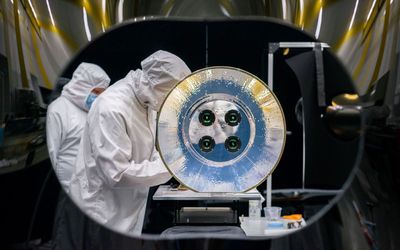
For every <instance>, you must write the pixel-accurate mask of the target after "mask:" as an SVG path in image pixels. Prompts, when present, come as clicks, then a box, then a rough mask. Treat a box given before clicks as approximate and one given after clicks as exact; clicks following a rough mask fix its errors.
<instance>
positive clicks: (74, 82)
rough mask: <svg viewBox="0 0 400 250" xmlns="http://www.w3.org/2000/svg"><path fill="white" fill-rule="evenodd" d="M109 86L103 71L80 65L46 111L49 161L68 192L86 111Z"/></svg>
mask: <svg viewBox="0 0 400 250" xmlns="http://www.w3.org/2000/svg"><path fill="white" fill-rule="evenodd" d="M109 83H110V78H109V77H108V75H107V74H106V72H104V70H103V69H102V68H100V67H99V66H97V65H95V64H91V63H81V64H80V65H79V66H78V68H76V70H75V71H74V73H73V75H72V79H71V80H70V81H69V82H68V83H67V84H66V85H65V86H64V88H63V90H62V92H61V96H60V97H58V98H57V99H56V100H54V101H53V102H52V103H51V104H50V105H49V107H48V109H47V119H46V134H47V136H46V137H47V147H48V151H49V155H50V160H51V163H52V165H53V168H54V170H55V172H56V174H57V177H58V179H59V181H60V183H61V186H62V187H63V188H64V190H65V191H67V192H68V190H69V182H70V180H71V177H72V174H73V173H74V168H75V160H76V155H77V153H78V149H79V143H80V140H81V136H82V132H83V128H84V126H85V122H86V116H87V112H88V110H89V109H90V105H91V104H92V102H93V101H94V100H95V98H96V97H97V96H98V95H99V94H100V93H101V92H103V91H104V89H105V88H107V87H108V85H109Z"/></svg>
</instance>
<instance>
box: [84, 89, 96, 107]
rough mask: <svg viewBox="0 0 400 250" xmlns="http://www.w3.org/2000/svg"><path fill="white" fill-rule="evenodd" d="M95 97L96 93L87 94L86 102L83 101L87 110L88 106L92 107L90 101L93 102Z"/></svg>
mask: <svg viewBox="0 0 400 250" xmlns="http://www.w3.org/2000/svg"><path fill="white" fill-rule="evenodd" d="M96 98H97V95H96V94H93V93H90V94H89V95H88V97H87V98H86V102H85V105H86V108H87V109H88V110H89V109H90V107H92V103H93V102H94V100H95V99H96Z"/></svg>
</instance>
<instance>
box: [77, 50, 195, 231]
mask: <svg viewBox="0 0 400 250" xmlns="http://www.w3.org/2000/svg"><path fill="white" fill-rule="evenodd" d="M141 66H142V70H140V69H138V70H135V71H133V70H132V71H130V72H129V73H128V74H127V75H126V77H125V78H123V79H121V80H120V81H118V82H116V83H115V84H113V85H112V86H111V87H109V88H108V89H107V91H106V92H104V93H103V94H102V95H101V96H99V98H97V100H96V102H95V103H94V105H93V107H92V109H91V110H90V112H89V115H88V120H87V123H86V125H85V129H84V133H83V137H82V143H81V146H80V149H79V153H78V158H77V163H76V173H75V174H74V177H73V180H72V181H71V186H70V194H71V196H72V198H73V199H74V200H75V201H76V203H77V204H78V205H79V206H81V208H82V209H83V210H84V211H85V212H86V213H87V214H88V215H89V216H91V217H92V218H93V219H95V220H96V221H98V222H99V223H101V224H103V225H106V226H108V227H110V228H112V229H114V230H117V231H120V232H129V233H130V234H136V235H138V234H140V233H141V231H142V226H143V220H144V214H145V208H146V201H147V195H148V191H149V187H151V186H155V185H159V184H162V183H165V182H166V181H168V180H169V179H170V178H171V175H170V174H169V172H168V170H167V168H166V167H165V165H164V164H163V162H162V160H161V159H160V156H159V154H158V152H157V151H156V150H155V122H156V115H155V113H156V111H159V109H160V106H161V104H162V102H163V101H164V99H165V97H166V95H167V94H168V92H169V91H170V90H171V89H172V88H173V87H174V85H175V84H177V83H178V82H179V81H180V80H182V79H183V78H184V77H186V76H187V75H189V74H190V70H189V68H188V67H187V66H186V64H185V63H184V62H183V61H182V60H181V59H180V58H179V57H177V56H175V55H173V54H171V53H169V52H166V51H157V52H155V53H154V54H152V55H150V56H149V57H148V58H146V59H145V60H144V61H142V62H141Z"/></svg>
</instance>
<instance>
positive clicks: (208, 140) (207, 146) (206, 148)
mask: <svg viewBox="0 0 400 250" xmlns="http://www.w3.org/2000/svg"><path fill="white" fill-rule="evenodd" d="M214 146H215V141H214V139H213V138H212V137H211V136H208V135H206V136H203V137H201V139H200V140H199V147H200V149H201V150H202V151H203V152H210V151H211V150H213V148H214Z"/></svg>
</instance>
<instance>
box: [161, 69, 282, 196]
mask: <svg viewBox="0 0 400 250" xmlns="http://www.w3.org/2000/svg"><path fill="white" fill-rule="evenodd" d="M285 139H286V124H285V117H284V115H283V111H282V108H281V106H280V104H279V102H278V99H277V98H276V96H275V95H274V94H273V93H272V92H271V90H269V88H268V86H267V85H266V84H265V83H264V82H263V81H261V80H260V79H258V78H257V77H256V76H254V75H252V74H250V73H248V72H246V71H244V70H241V69H237V68H232V67H210V68H205V69H201V70H199V71H196V72H194V73H192V74H191V75H190V76H188V77H186V78H185V79H184V80H182V81H181V82H180V83H178V84H177V85H176V86H175V88H174V89H173V90H172V91H171V92H170V93H169V95H168V96H167V98H166V100H165V101H164V103H163V105H162V107H161V110H160V112H159V116H158V123H157V143H158V149H159V152H160V155H161V158H162V159H163V161H164V163H165V165H166V166H167V168H168V169H169V171H170V172H171V174H172V175H173V176H174V177H175V178H176V179H177V180H178V181H179V182H181V183H182V184H183V185H184V186H186V187H188V188H190V189H192V190H194V191H198V192H244V191H247V190H250V189H252V188H254V187H256V186H257V185H259V184H260V183H262V182H263V181H264V180H265V179H266V178H267V177H268V175H270V174H271V173H272V171H273V170H274V169H275V167H276V166H277V164H278V162H279V160H280V158H281V155H282V152H283V149H284V145H285Z"/></svg>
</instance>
